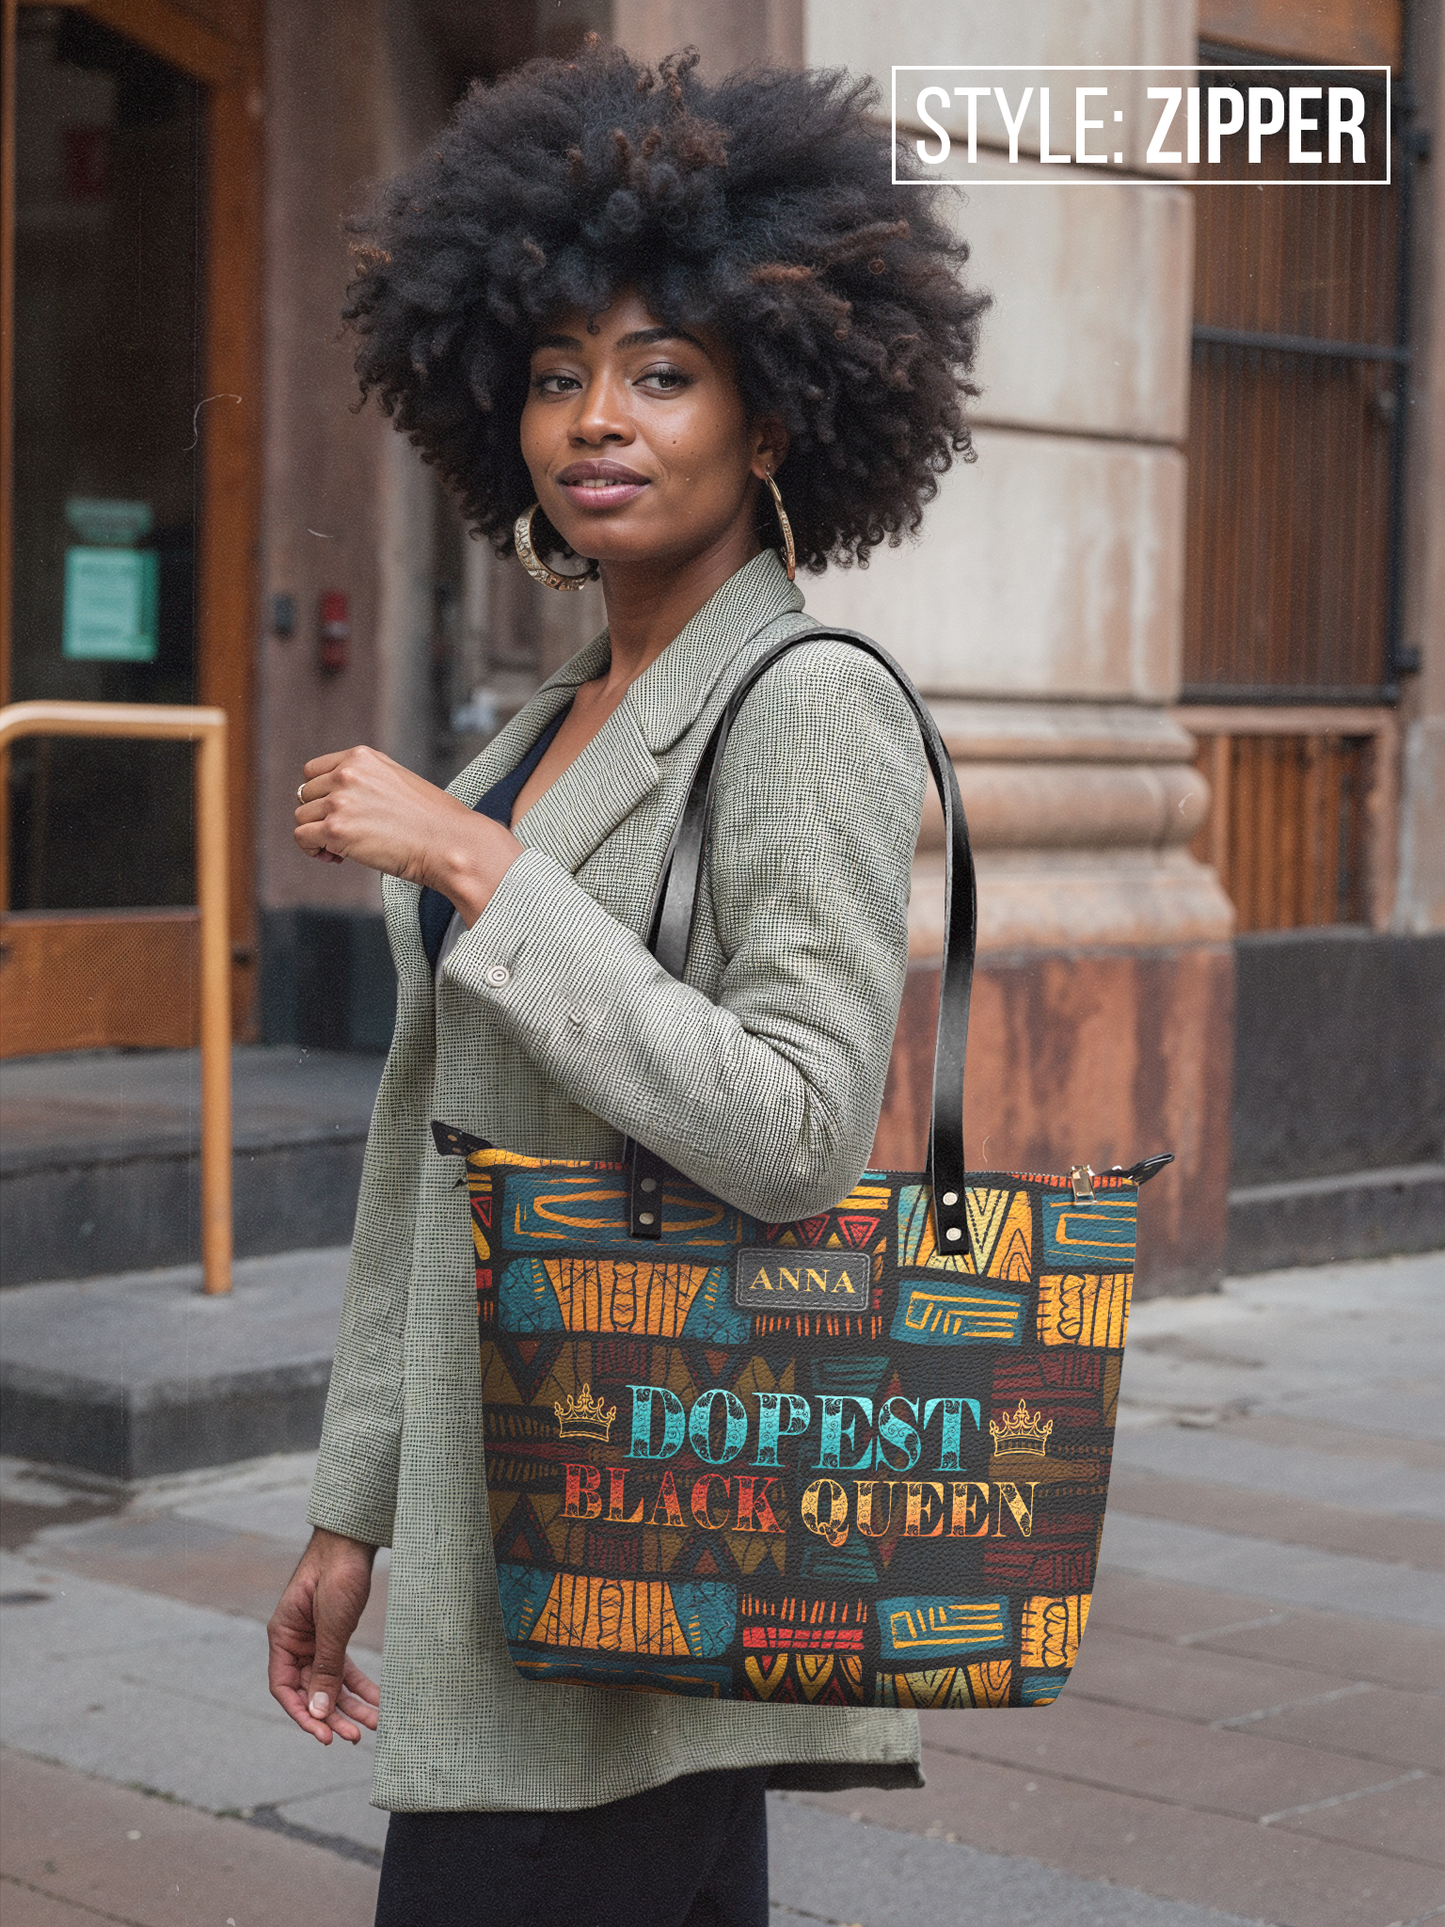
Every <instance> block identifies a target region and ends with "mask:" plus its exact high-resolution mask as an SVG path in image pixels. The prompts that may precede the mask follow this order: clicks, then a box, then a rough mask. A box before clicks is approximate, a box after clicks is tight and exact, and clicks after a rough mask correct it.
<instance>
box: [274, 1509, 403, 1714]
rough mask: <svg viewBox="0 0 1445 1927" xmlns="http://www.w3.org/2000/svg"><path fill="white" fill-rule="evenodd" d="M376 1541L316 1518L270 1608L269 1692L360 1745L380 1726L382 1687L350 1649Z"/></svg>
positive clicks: (287, 1707) (288, 1710) (363, 1603)
mask: <svg viewBox="0 0 1445 1927" xmlns="http://www.w3.org/2000/svg"><path fill="white" fill-rule="evenodd" d="M375 1558H376V1547H375V1546H367V1545H363V1544H362V1543H361V1542H360V1540H357V1539H346V1538H343V1537H342V1535H341V1534H340V1533H336V1532H323V1531H322V1530H321V1528H320V1527H319V1526H318V1527H317V1528H316V1529H315V1531H314V1532H313V1533H312V1535H311V1543H310V1545H309V1546H308V1547H307V1548H306V1550H305V1552H304V1553H303V1554H302V1555H301V1563H300V1565H299V1566H298V1567H297V1568H296V1570H295V1572H294V1573H293V1574H292V1576H291V1580H290V1583H289V1584H288V1585H287V1587H286V1590H285V1592H283V1593H282V1595H281V1598H280V1600H279V1602H278V1604H277V1607H276V1610H275V1612H274V1613H272V1615H271V1619H270V1623H269V1624H268V1626H267V1627H266V1637H267V1639H268V1640H269V1641H270V1645H271V1663H270V1668H269V1679H270V1686H271V1697H272V1698H273V1699H274V1700H276V1701H278V1702H279V1704H280V1705H281V1706H282V1708H283V1709H284V1710H285V1712H286V1713H287V1714H288V1715H289V1717H290V1718H291V1719H293V1720H295V1722H296V1724H297V1725H298V1726H299V1727H300V1728H301V1729H302V1731H303V1732H305V1733H309V1734H310V1735H311V1736H312V1738H313V1739H317V1740H320V1742H321V1744H322V1745H323V1746H330V1744H331V1736H332V1734H333V1733H335V1734H338V1735H339V1736H340V1737H341V1738H342V1739H343V1740H350V1742H351V1744H352V1745H353V1746H355V1744H356V1742H357V1741H358V1740H359V1739H360V1738H361V1729H362V1727H363V1726H366V1727H369V1728H370V1729H371V1730H372V1732H375V1731H376V1722H377V1717H378V1708H379V1707H380V1704H381V1691H380V1688H379V1687H378V1686H377V1685H376V1683H375V1681H374V1680H370V1679H368V1678H367V1676H366V1674H365V1673H363V1672H362V1670H361V1668H360V1667H359V1666H358V1665H357V1664H356V1663H355V1661H354V1660H353V1659H352V1658H351V1657H350V1656H349V1654H348V1653H347V1650H346V1649H347V1646H348V1645H349V1644H350V1642H351V1637H352V1635H353V1633H354V1632H355V1631H356V1626H357V1621H358V1620H359V1619H360V1618H361V1615H362V1612H363V1610H364V1609H365V1606H366V1602H367V1599H368V1598H369V1596H370V1594H371V1567H372V1561H373V1560H374V1559H375Z"/></svg>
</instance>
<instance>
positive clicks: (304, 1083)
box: [0, 1046, 382, 1286]
mask: <svg viewBox="0 0 1445 1927" xmlns="http://www.w3.org/2000/svg"><path fill="white" fill-rule="evenodd" d="M381 1067H382V1059H381V1058H380V1057H379V1056H375V1055H360V1054H348V1053H343V1052H337V1051H311V1050H301V1049H297V1048H295V1047H287V1046H270V1047H266V1046H241V1047H238V1048H237V1050H236V1051H235V1052H234V1054H233V1064H232V1075H233V1081H234V1132H235V1160H234V1173H235V1227H236V1251H237V1254H238V1256H241V1257H252V1256H258V1255H261V1254H264V1253H267V1252H276V1251H294V1250H298V1249H302V1248H306V1247H311V1246H321V1245H335V1244H342V1243H344V1242H345V1241H346V1240H347V1239H349V1238H350V1236H351V1229H352V1221H353V1218H354V1216H355V1212H356V1194H357V1187H358V1185H359V1182H360V1177H361V1157H362V1151H363V1149H364V1147H365V1143H366V1131H367V1126H368V1124H369V1123H370V1120H371V1108H372V1104H373V1102H374V1100H375V1097H376V1087H377V1084H378V1083H379V1081H380V1078H381ZM199 1255H200V1063H199V1057H198V1054H197V1053H196V1052H195V1051H79V1052H75V1053H71V1054H67V1055H65V1056H60V1057H32V1058H12V1059H10V1060H9V1061H7V1062H5V1063H4V1064H3V1065H0V1285H5V1286H13V1285H20V1284H28V1283H31V1282H33V1281H36V1280H40V1279H47V1278H68V1279H73V1278H85V1277H93V1276H105V1275H110V1274H114V1273H118V1272H128V1271H140V1270H149V1269H154V1268H155V1267H158V1266H171V1265H183V1264H187V1263H191V1262H194V1261H195V1260H196V1259H198V1257H199Z"/></svg>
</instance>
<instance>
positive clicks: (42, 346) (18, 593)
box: [0, 0, 261, 1055]
mask: <svg viewBox="0 0 1445 1927" xmlns="http://www.w3.org/2000/svg"><path fill="white" fill-rule="evenodd" d="M197 16H200V17H197ZM259 70H260V10H259V0H207V3H206V4H204V5H201V6H196V7H194V9H192V8H187V10H186V11H182V10H181V9H180V7H179V6H173V5H171V4H168V3H167V0H83V3H82V4H75V5H70V6H64V7H54V6H45V7H40V6H32V5H30V4H28V0H22V3H21V4H17V0H6V14H5V89H6V96H7V100H6V108H7V111H6V114H5V125H6V151H5V155H4V178H3V183H0V188H3V192H0V203H3V233H0V252H3V264H4V282H3V287H0V300H3V305H4V317H3V319H4V337H5V352H4V356H3V371H0V416H3V418H0V433H3V437H4V448H3V451H0V476H3V499H0V650H3V655H0V697H3V699H4V700H5V701H7V702H9V701H21V700H27V699H37V698H62V699H63V698H72V699H77V700H89V701H126V702H137V701H139V702H147V701H155V702H172V703H174V702H194V703H206V704H215V705H217V706H218V707H220V708H223V709H224V710H225V711H226V712H227V714H228V716H229V719H230V784H229V791H230V796H229V801H230V840H231V877H232V886H231V887H232V941H233V946H234V956H235V984H234V989H235V1008H236V1011H237V1015H238V1027H239V1028H240V1029H241V1030H242V1032H243V1033H244V1031H245V1029H246V1028H247V1025H248V1020H249V1013H250V1008H251V1004H252V1000H253V989H254V976H255V965H254V942H255V939H254V908H253V892H252V853H251V836H250V821H249V818H250V809H249V783H250V770H251V766H252V761H253V754H252V743H251V734H252V714H251V711H252V697H251V682H252V661H253V656H254V640H253V639H254V633H255V626H254V608H253V604H254V595H255V575H256V528H257V501H256V484H257V470H258V461H259V447H258V442H259V426H260V414H261V410H260V400H261V397H260V387H259V373H258V365H257V364H258V337H259V298H258V297H259V278H260V277H259V242H260V214H261V210H260V202H259V132H260V111H261V97H260V91H259ZM190 755H191V752H190V751H189V750H188V749H186V748H185V747H183V746H178V745H173V744H149V743H147V744H139V743H120V742H117V743H110V744H96V743H91V742H75V741H63V740H60V739H46V738H38V739H33V740H32V741H31V742H29V743H28V744H26V745H24V746H17V748H16V750H15V751H14V752H13V753H12V756H11V759H10V768H9V770H8V772H7V782H6V785H5V791H4V801H5V806H6V818H7V820H6V824H5V829H4V834H3V836H0V862H3V864H4V866H5V870H6V888H5V895H4V897H3V898H0V902H3V903H4V905H5V906H6V909H5V915H4V922H3V938H0V1033H3V1034H0V1052H3V1054H5V1055H15V1054H18V1053H30V1052H38V1051H50V1050H67V1049H78V1048H84V1047H94V1046H103V1045H184V1044H190V1043H193V1042H194V1041H195V1036H196V994H195V993H196V917H195V912H194V910H193V909H192V908H191V907H190V906H192V905H193V904H194V901H195V878H194V860H193V831H194V825H193V821H192V817H191V809H192V803H191V796H192V787H191V781H190V765H189V758H190Z"/></svg>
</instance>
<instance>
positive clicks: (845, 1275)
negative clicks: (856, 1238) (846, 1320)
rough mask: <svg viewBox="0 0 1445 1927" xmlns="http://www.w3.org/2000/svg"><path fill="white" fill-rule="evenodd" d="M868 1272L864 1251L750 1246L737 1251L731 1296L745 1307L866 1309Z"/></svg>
mask: <svg viewBox="0 0 1445 1927" xmlns="http://www.w3.org/2000/svg"><path fill="white" fill-rule="evenodd" d="M872 1272H873V1261H872V1259H871V1258H870V1257H869V1256H868V1253H867V1252H866V1251H809V1250H800V1249H799V1248H798V1247H797V1246H796V1245H765V1246H756V1247H751V1248H748V1249H745V1250H742V1251H740V1252H739V1253H738V1268H737V1273H736V1282H735V1284H734V1286H733V1298H734V1302H735V1303H736V1304H737V1305H739V1306H741V1307H743V1308H745V1309H746V1310H748V1311H786V1310H788V1309H789V1308H791V1307H796V1306H798V1305H800V1304H806V1305H808V1306H809V1307H810V1308H817V1309H819V1310H822V1309H824V1308H829V1309H834V1310H845V1311H866V1310H867V1307H868V1295H869V1289H870V1286H871V1283H872Z"/></svg>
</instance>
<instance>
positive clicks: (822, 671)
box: [733, 626, 922, 758]
mask: <svg viewBox="0 0 1445 1927" xmlns="http://www.w3.org/2000/svg"><path fill="white" fill-rule="evenodd" d="M799 634H800V635H801V637H802V638H803V639H802V641H801V643H800V645H799V646H798V647H797V648H793V649H790V650H789V651H788V652H787V654H786V655H784V656H781V657H779V659H778V661H777V662H775V663H774V664H772V666H771V667H770V668H769V669H767V670H766V671H765V672H764V673H763V675H762V676H761V677H760V678H759V679H758V681H757V683H756V684H755V685H754V687H753V688H752V690H751V691H750V692H749V693H748V696H747V699H746V700H745V702H744V703H743V706H742V709H741V710H740V711H739V714H738V719H737V723H736V726H735V728H734V732H733V734H734V736H735V737H736V736H738V735H739V732H741V733H742V740H743V741H746V740H747V739H748V736H749V734H751V733H752V731H755V730H757V729H759V728H768V729H770V730H773V729H777V728H779V727H786V726H793V727H796V726H797V725H799V724H800V723H803V722H805V721H808V722H811V723H813V724H814V726H816V727H819V728H822V729H824V730H826V731H828V732H829V733H839V734H843V735H847V734H849V733H850V732H857V731H860V730H861V731H862V732H863V733H864V734H865V735H867V734H872V733H874V732H880V733H882V734H883V735H885V736H894V737H901V738H902V739H904V740H905V741H906V742H907V743H908V744H909V745H910V746H913V747H916V749H917V753H918V755H919V756H920V758H921V756H922V738H921V736H920V734H919V730H918V724H917V722H916V721H915V720H914V715H913V707H912V704H911V702H910V701H909V698H908V696H907V695H906V694H905V693H904V689H903V687H902V685H901V684H900V682H899V679H898V676H897V675H895V673H894V672H893V670H891V669H890V668H888V666H887V665H886V664H884V663H882V662H880V661H879V660H878V658H877V657H876V656H874V655H871V654H870V653H869V651H868V650H867V649H864V648H860V647H859V646H858V644H857V643H856V642H850V641H849V640H848V639H847V638H846V637H844V636H840V635H837V634H835V633H833V632H832V631H831V630H828V629H826V628H823V627H821V626H819V627H817V628H816V629H812V630H808V629H803V630H800V631H799ZM864 640H865V641H866V640H869V638H864ZM879 646H881V645H879ZM764 653H765V652H764ZM751 667H752V664H747V665H745V666H743V667H741V668H740V671H739V674H738V677H737V682H738V683H739V684H741V683H742V682H743V681H744V680H745V679H746V675H747V671H748V669H749V668H751ZM749 724H751V726H752V730H749V728H748V727H747V726H748V725H749Z"/></svg>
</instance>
